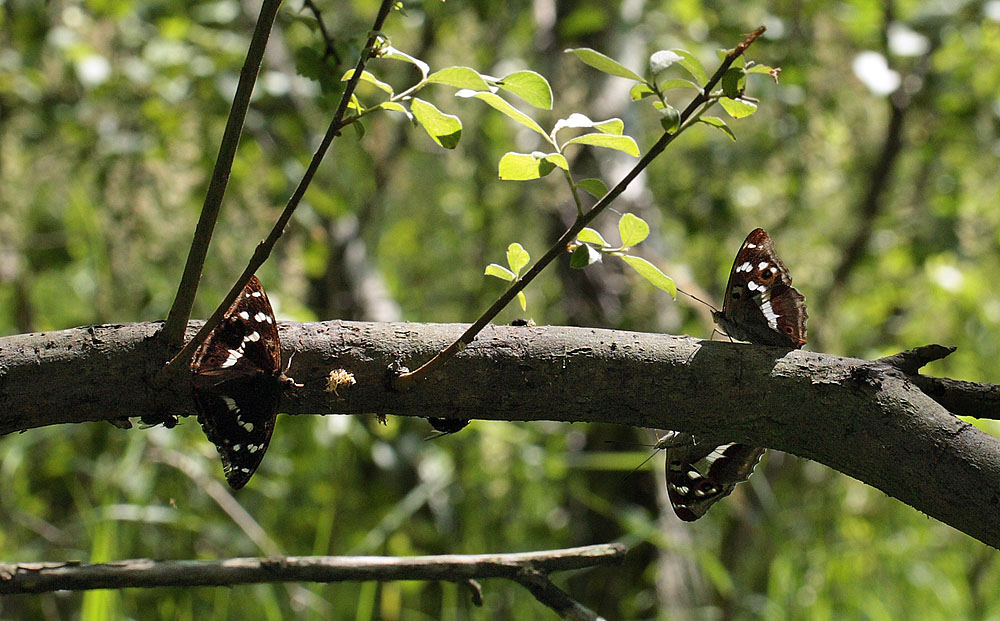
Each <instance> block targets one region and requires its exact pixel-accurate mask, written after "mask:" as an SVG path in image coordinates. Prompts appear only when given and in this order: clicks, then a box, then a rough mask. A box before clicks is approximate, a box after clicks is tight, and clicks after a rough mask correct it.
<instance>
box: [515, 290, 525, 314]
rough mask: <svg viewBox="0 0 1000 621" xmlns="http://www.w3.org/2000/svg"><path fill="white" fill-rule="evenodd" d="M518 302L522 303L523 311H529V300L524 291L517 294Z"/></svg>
mask: <svg viewBox="0 0 1000 621" xmlns="http://www.w3.org/2000/svg"><path fill="white" fill-rule="evenodd" d="M517 301H518V302H520V303H521V311H526V310H528V298H526V297H524V291H518V292H517Z"/></svg>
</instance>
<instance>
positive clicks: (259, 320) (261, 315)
mask: <svg viewBox="0 0 1000 621" xmlns="http://www.w3.org/2000/svg"><path fill="white" fill-rule="evenodd" d="M253 320H254V321H256V322H257V323H264V321H266V320H267V315H265V314H264V313H262V312H259V311H258V312H257V314H256V315H254V316H253Z"/></svg>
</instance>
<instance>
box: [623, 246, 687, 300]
mask: <svg viewBox="0 0 1000 621" xmlns="http://www.w3.org/2000/svg"><path fill="white" fill-rule="evenodd" d="M622 260H623V261H625V262H626V263H628V264H629V265H631V266H632V269H634V270H635V271H636V272H638V273H639V275H640V276H642V277H643V278H645V279H646V280H648V281H649V282H651V283H653V285H655V286H656V287H659V288H660V289H663V290H664V291H666V292H667V293H669V294H670V297H672V298H676V297H677V285H676V284H674V280H673V279H672V278H671V277H669V276H667V275H666V274H664V273H663V272H661V271H660V268H658V267H656V266H655V265H653V264H652V263H650V262H649V261H647V260H646V259H643V258H642V257H633V256H631V255H627V254H626V255H622Z"/></svg>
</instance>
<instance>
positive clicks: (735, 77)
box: [722, 67, 747, 98]
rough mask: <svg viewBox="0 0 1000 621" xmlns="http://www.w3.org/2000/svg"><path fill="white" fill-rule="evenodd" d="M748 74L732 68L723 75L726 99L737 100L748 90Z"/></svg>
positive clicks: (723, 92)
mask: <svg viewBox="0 0 1000 621" xmlns="http://www.w3.org/2000/svg"><path fill="white" fill-rule="evenodd" d="M746 82H747V74H746V73H745V72H744V71H743V69H742V68H739V67H730V68H729V69H728V70H727V71H726V72H725V73H724V74H722V94H724V95H725V96H726V97H730V98H735V97H739V96H740V95H741V94H742V93H743V89H744V88H746Z"/></svg>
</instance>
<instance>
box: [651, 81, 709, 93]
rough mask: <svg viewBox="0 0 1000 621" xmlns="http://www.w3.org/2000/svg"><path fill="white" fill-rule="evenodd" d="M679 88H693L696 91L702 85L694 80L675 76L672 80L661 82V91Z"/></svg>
mask: <svg viewBox="0 0 1000 621" xmlns="http://www.w3.org/2000/svg"><path fill="white" fill-rule="evenodd" d="M678 88H693V89H694V90H696V91H700V90H701V87H700V86H698V85H697V84H695V83H694V82H692V81H691V80H684V79H681V78H675V79H671V80H664V81H663V82H662V83H660V90H661V91H664V92H666V91H672V90H675V89H678Z"/></svg>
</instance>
